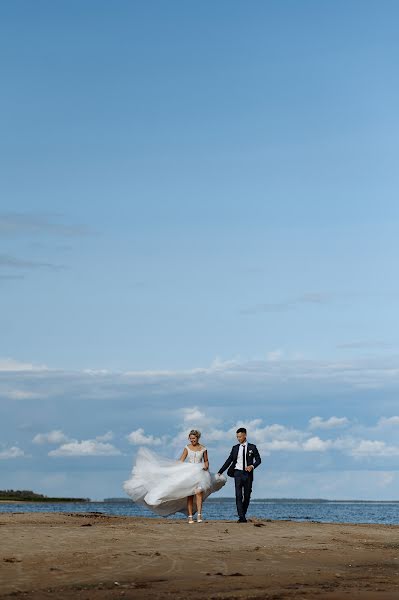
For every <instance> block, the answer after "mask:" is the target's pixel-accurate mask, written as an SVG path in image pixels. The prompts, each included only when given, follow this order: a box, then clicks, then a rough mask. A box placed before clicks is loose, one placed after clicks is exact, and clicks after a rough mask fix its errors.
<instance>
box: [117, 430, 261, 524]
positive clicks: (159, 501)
mask: <svg viewBox="0 0 399 600" xmlns="http://www.w3.org/2000/svg"><path fill="white" fill-rule="evenodd" d="M236 436H237V441H238V444H236V445H234V446H233V447H232V449H231V452H230V454H229V456H228V458H227V460H226V461H225V463H224V464H223V466H222V467H221V468H220V469H219V471H218V472H217V473H216V474H215V473H211V472H210V471H209V455H208V450H207V448H206V447H205V446H203V445H202V444H200V442H199V440H200V437H201V432H200V431H198V430H196V429H192V430H191V431H190V433H189V434H188V439H189V442H190V443H189V444H187V445H186V446H185V447H184V449H183V452H182V454H181V456H180V459H179V461H178V462H177V463H176V461H174V460H170V459H167V458H163V457H160V456H158V455H157V454H155V453H154V452H152V451H151V450H149V449H148V448H140V449H139V452H138V455H137V459H136V464H135V466H134V468H133V471H132V477H131V479H129V480H128V481H126V482H125V484H124V489H125V491H126V493H127V494H128V495H129V496H130V497H131V498H132V500H133V501H134V502H137V503H140V504H142V505H144V506H145V507H147V508H149V509H150V510H151V511H152V512H155V513H156V514H159V515H162V516H167V515H171V514H174V513H177V512H182V513H185V514H186V515H188V522H189V523H190V524H192V523H194V519H193V515H194V514H195V513H197V522H198V523H201V522H202V520H203V519H202V505H203V501H204V500H205V499H206V498H207V497H208V496H209V495H210V494H212V493H214V492H217V491H218V490H220V489H221V488H222V487H223V486H224V485H225V483H226V478H225V477H224V475H223V473H224V472H225V471H226V470H227V475H229V476H230V477H232V478H234V484H235V494H236V505H237V514H238V523H246V522H247V519H246V514H247V510H248V506H249V502H250V498H251V492H252V483H253V478H254V469H256V467H258V466H259V465H260V463H261V462H262V461H261V457H260V455H259V452H258V449H257V447H256V446H255V444H251V443H249V442H248V441H247V430H246V429H245V428H244V427H240V428H239V429H237V431H236Z"/></svg>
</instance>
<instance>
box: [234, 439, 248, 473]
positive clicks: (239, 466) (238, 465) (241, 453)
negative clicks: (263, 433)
mask: <svg viewBox="0 0 399 600" xmlns="http://www.w3.org/2000/svg"><path fill="white" fill-rule="evenodd" d="M247 444H248V442H244V443H243V444H240V447H239V448H238V456H237V462H236V465H235V467H234V468H235V469H240V470H241V471H243V470H244V462H243V457H244V448H245V452H246V451H247ZM247 466H248V465H247Z"/></svg>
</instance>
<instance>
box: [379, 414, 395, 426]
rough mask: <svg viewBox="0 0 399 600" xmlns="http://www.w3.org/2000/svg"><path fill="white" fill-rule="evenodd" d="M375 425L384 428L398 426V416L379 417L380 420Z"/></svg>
mask: <svg viewBox="0 0 399 600" xmlns="http://www.w3.org/2000/svg"><path fill="white" fill-rule="evenodd" d="M377 425H378V426H379V427H386V426H390V425H399V417H398V416H394V417H381V419H379V421H378V424H377Z"/></svg>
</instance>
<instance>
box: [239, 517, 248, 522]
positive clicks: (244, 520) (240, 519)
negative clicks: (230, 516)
mask: <svg viewBox="0 0 399 600" xmlns="http://www.w3.org/2000/svg"><path fill="white" fill-rule="evenodd" d="M246 522H247V520H246V519H245V518H244V519H242V518H241V517H240V518H239V519H238V521H237V523H246Z"/></svg>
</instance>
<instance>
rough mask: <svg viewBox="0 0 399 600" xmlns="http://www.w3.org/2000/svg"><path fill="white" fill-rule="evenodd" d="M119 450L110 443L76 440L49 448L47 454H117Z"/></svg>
mask: <svg viewBox="0 0 399 600" xmlns="http://www.w3.org/2000/svg"><path fill="white" fill-rule="evenodd" d="M119 454H121V452H120V450H118V449H117V448H115V446H113V445H112V444H107V443H104V442H99V441H97V440H82V441H81V442H78V441H77V440H74V441H71V442H68V443H67V444H62V445H61V446H60V447H59V448H57V449H56V450H51V452H49V453H48V455H49V456H117V455H119Z"/></svg>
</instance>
